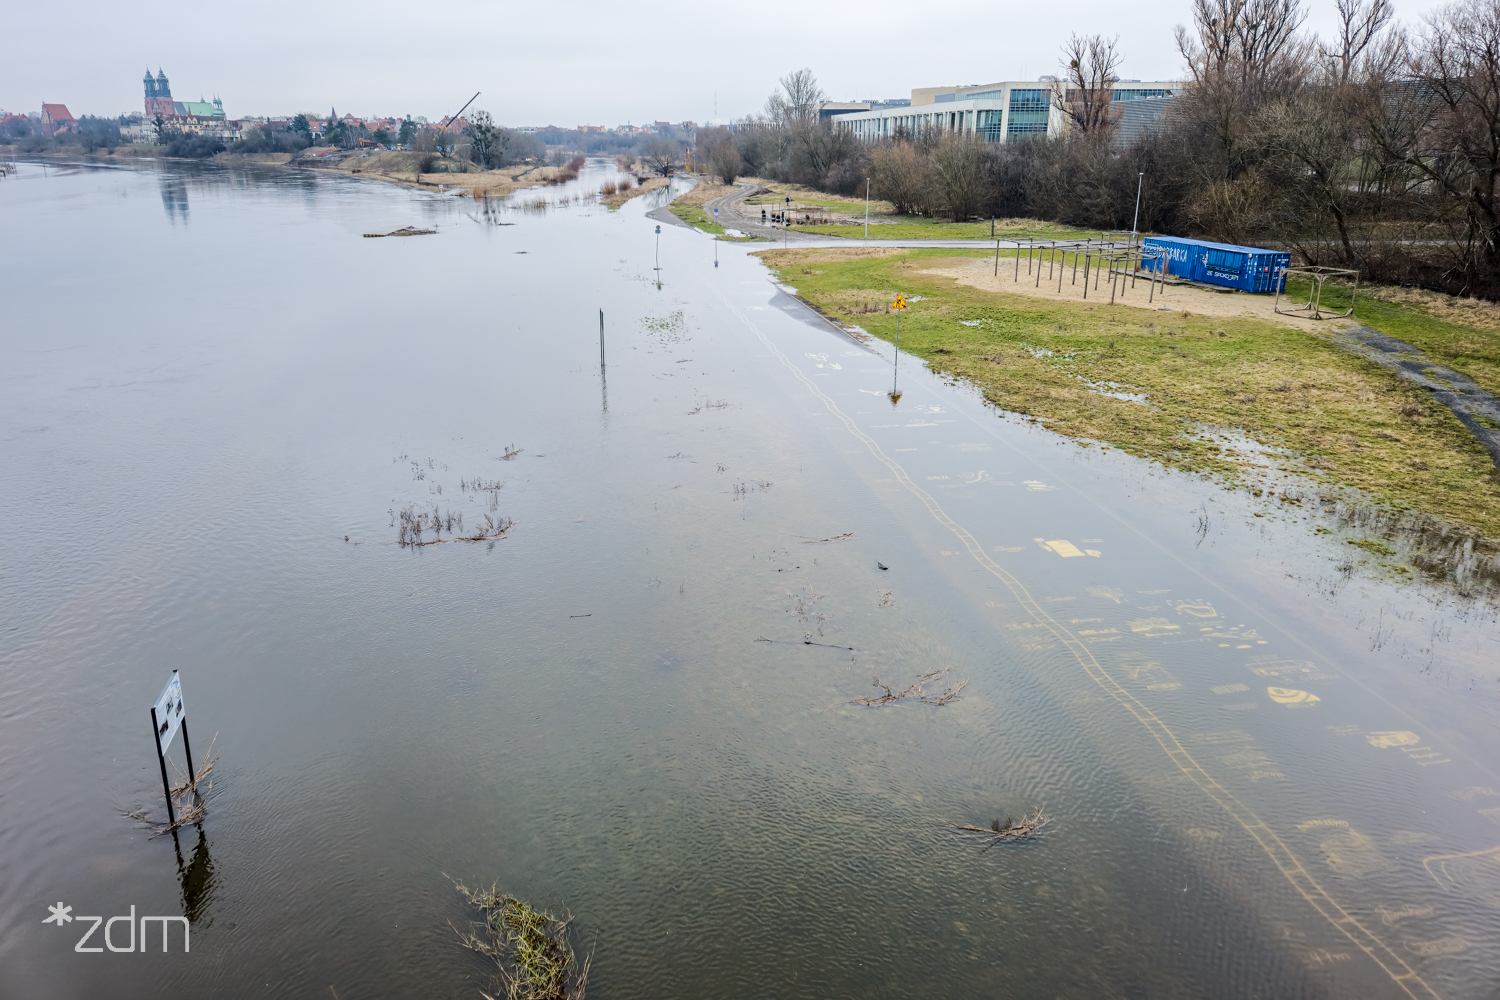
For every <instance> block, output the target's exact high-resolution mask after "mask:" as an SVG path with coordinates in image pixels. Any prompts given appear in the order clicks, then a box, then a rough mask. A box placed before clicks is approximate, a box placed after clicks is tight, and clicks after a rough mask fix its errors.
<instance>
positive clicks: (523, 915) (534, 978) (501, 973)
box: [454, 882, 590, 1000]
mask: <svg viewBox="0 0 1500 1000" xmlns="http://www.w3.org/2000/svg"><path fill="white" fill-rule="evenodd" d="M454 885H455V886H456V887H457V889H458V891H459V892H460V893H461V894H462V895H463V897H464V899H466V900H468V901H469V904H470V905H471V906H473V907H474V908H475V909H477V910H479V911H480V913H481V914H482V915H483V916H484V921H483V923H474V924H471V925H470V929H469V930H468V931H467V932H464V931H460V932H459V940H460V941H461V942H462V944H463V945H464V947H466V948H469V949H470V950H472V951H477V952H478V953H479V954H481V955H484V956H485V957H486V958H489V959H491V960H492V961H493V962H494V963H495V968H496V973H495V981H496V984H497V985H498V987H499V988H500V989H501V990H502V991H503V992H504V995H505V998H506V1000H583V994H584V988H585V987H586V986H587V985H588V978H589V962H590V958H585V959H584V960H583V962H582V963H580V962H579V961H578V958H577V956H576V955H574V953H573V946H572V943H571V942H570V941H569V937H570V935H569V930H568V925H569V924H570V923H571V922H572V917H561V918H559V917H556V916H553V915H552V914H551V913H548V912H546V911H545V910H537V909H533V908H532V907H531V905H530V904H529V903H527V902H526V901H525V900H521V899H517V898H516V897H514V896H510V895H506V894H505V893H502V892H500V891H499V890H498V889H497V888H496V887H495V886H493V885H492V886H490V887H489V888H488V889H470V888H469V887H468V886H466V885H463V884H462V883H458V882H455V883H454ZM480 995H481V996H484V997H487V998H489V1000H494V998H490V995H489V994H488V993H484V992H483V991H480Z"/></svg>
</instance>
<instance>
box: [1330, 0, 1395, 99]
mask: <svg viewBox="0 0 1500 1000" xmlns="http://www.w3.org/2000/svg"><path fill="white" fill-rule="evenodd" d="M1334 3H1335V5H1336V6H1337V7H1338V12H1339V35H1338V38H1336V39H1335V40H1334V44H1333V45H1332V46H1321V49H1322V53H1323V58H1324V59H1326V60H1328V62H1329V63H1330V65H1331V69H1332V76H1333V79H1334V81H1335V82H1336V83H1338V84H1340V85H1346V84H1348V83H1350V82H1351V81H1352V80H1353V78H1354V76H1355V73H1356V72H1357V69H1358V66H1359V63H1360V60H1361V58H1362V57H1363V56H1365V54H1366V53H1367V52H1369V51H1378V47H1377V48H1376V49H1375V50H1371V46H1372V45H1374V44H1375V42H1376V40H1377V39H1378V38H1379V37H1380V34H1381V32H1383V31H1384V30H1385V29H1386V27H1387V26H1388V25H1389V24H1390V22H1391V17H1392V15H1394V14H1395V8H1394V7H1392V5H1391V0H1334Z"/></svg>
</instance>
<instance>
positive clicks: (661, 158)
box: [641, 139, 682, 177]
mask: <svg viewBox="0 0 1500 1000" xmlns="http://www.w3.org/2000/svg"><path fill="white" fill-rule="evenodd" d="M681 152H682V151H681V150H680V149H679V148H678V146H677V143H675V142H673V141H672V140H671V139H652V140H651V141H650V142H648V143H646V148H645V149H643V150H642V151H641V159H642V160H643V161H645V164H646V166H648V167H650V168H651V170H652V172H653V173H656V174H659V175H660V176H662V177H665V176H667V174H669V173H671V172H672V164H673V163H675V162H676V161H677V157H678V154H679V153H681Z"/></svg>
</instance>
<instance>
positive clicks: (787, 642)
mask: <svg viewBox="0 0 1500 1000" xmlns="http://www.w3.org/2000/svg"><path fill="white" fill-rule="evenodd" d="M755 641H756V642H774V643H779V644H780V645H783V646H823V647H825V648H827V649H847V650H849V651H851V652H853V650H854V647H853V646H835V645H834V644H833V643H831V642H813V641H812V640H811V639H797V640H796V641H793V640H791V639H767V638H766V637H765V636H761V637H760V638H759V639H756V640H755Z"/></svg>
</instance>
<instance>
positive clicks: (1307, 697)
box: [1266, 687, 1322, 705]
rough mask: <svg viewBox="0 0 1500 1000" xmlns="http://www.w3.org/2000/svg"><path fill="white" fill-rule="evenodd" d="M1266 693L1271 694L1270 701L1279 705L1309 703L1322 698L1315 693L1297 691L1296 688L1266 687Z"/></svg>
mask: <svg viewBox="0 0 1500 1000" xmlns="http://www.w3.org/2000/svg"><path fill="white" fill-rule="evenodd" d="M1266 694H1268V695H1270V696H1271V700H1272V701H1274V702H1276V703H1278V704H1281V705H1310V704H1312V703H1313V702H1315V701H1321V700H1322V699H1321V698H1319V697H1318V696H1317V695H1315V694H1309V693H1308V692H1306V691H1298V690H1297V689H1296V688H1281V687H1268V688H1266Z"/></svg>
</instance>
